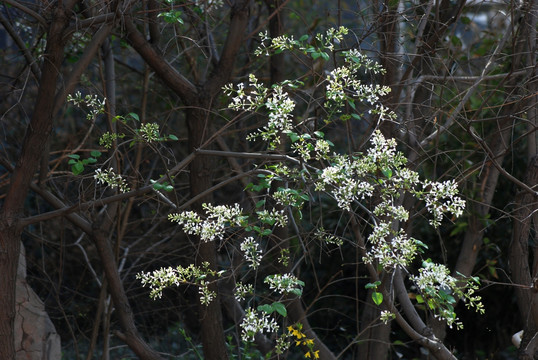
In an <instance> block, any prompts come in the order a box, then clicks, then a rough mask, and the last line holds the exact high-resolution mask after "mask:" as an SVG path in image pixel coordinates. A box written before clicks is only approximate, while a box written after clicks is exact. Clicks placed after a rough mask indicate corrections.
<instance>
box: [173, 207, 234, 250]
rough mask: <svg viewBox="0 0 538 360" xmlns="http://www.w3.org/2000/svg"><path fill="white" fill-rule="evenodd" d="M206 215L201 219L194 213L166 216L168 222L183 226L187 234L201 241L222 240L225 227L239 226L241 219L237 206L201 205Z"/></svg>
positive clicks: (187, 212) (186, 212) (185, 212)
mask: <svg viewBox="0 0 538 360" xmlns="http://www.w3.org/2000/svg"><path fill="white" fill-rule="evenodd" d="M202 206H203V208H204V210H205V211H206V213H207V217H206V219H202V218H201V217H200V216H199V215H198V214H197V213H195V212H194V211H184V212H181V213H174V214H169V215H168V220H170V221H173V222H176V223H178V224H179V225H183V229H184V231H185V232H186V233H187V234H191V235H198V236H200V238H201V239H202V240H203V241H213V240H215V239H219V240H222V239H223V238H224V234H225V231H226V227H227V226H229V225H230V226H239V225H240V224H241V221H242V220H243V217H242V216H241V212H242V210H241V208H240V207H239V204H234V206H227V205H217V206H213V205H211V204H203V205H202Z"/></svg>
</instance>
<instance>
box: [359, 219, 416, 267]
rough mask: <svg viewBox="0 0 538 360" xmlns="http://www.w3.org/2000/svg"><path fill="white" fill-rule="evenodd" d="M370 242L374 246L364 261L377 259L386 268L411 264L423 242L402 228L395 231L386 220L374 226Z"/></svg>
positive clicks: (368, 261) (369, 261) (370, 261)
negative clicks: (410, 235) (410, 236)
mask: <svg viewBox="0 0 538 360" xmlns="http://www.w3.org/2000/svg"><path fill="white" fill-rule="evenodd" d="M368 242H369V243H370V244H371V245H372V247H371V248H370V249H369V250H368V252H367V254H366V256H365V257H364V259H363V260H364V262H365V263H373V262H374V259H375V260H377V261H378V262H379V264H380V265H381V266H383V267H384V268H395V267H397V266H407V265H409V264H410V263H411V261H413V259H414V258H415V256H416V255H417V253H418V251H419V246H420V245H422V242H420V241H418V240H416V239H413V238H409V237H408V236H407V234H406V233H405V232H404V231H403V230H401V229H400V230H399V231H398V232H395V231H394V230H392V229H391V227H390V224H389V223H386V222H382V223H380V224H377V226H375V227H374V231H373V232H372V233H371V234H370V236H369V237H368Z"/></svg>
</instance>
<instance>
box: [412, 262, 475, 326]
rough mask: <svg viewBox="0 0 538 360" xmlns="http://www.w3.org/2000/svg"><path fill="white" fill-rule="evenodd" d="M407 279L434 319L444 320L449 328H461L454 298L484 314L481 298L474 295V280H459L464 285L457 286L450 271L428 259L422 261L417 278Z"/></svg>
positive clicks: (413, 276) (456, 281)
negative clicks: (413, 285) (417, 290)
mask: <svg viewBox="0 0 538 360" xmlns="http://www.w3.org/2000/svg"><path fill="white" fill-rule="evenodd" d="M409 279H410V280H411V281H413V282H414V284H415V286H417V288H418V289H419V291H420V294H421V298H422V301H424V302H426V303H427V304H428V305H429V307H430V308H431V309H432V310H433V311H434V313H435V316H436V317H438V318H441V319H443V320H445V321H446V322H447V324H448V326H450V327H452V326H453V325H456V327H457V328H458V329H460V328H462V327H463V324H462V323H461V322H459V321H458V318H457V317H456V313H455V311H454V305H455V303H456V300H455V297H459V298H462V299H463V300H464V301H466V306H467V307H474V308H476V310H477V311H478V312H480V313H484V306H483V305H482V303H481V302H480V300H481V297H480V296H478V295H474V293H475V290H476V289H477V287H478V279H476V278H470V279H468V280H467V281H461V280H460V281H461V283H463V284H464V285H458V279H456V278H455V277H453V276H451V275H450V270H449V269H448V268H447V267H446V266H444V265H442V264H436V263H434V262H432V261H431V260H429V259H428V260H426V261H423V263H422V268H420V269H419V274H418V276H415V275H411V276H410V277H409ZM464 290H465V291H464Z"/></svg>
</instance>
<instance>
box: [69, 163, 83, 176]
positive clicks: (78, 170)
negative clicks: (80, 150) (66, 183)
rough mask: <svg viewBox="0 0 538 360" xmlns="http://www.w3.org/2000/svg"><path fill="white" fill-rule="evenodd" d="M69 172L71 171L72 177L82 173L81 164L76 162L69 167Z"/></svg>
mask: <svg viewBox="0 0 538 360" xmlns="http://www.w3.org/2000/svg"><path fill="white" fill-rule="evenodd" d="M71 170H72V171H73V174H74V175H79V174H80V173H82V172H83V171H84V165H83V164H82V163H81V162H77V163H76V164H75V165H73V166H72V167H71Z"/></svg>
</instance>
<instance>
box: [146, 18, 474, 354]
mask: <svg viewBox="0 0 538 360" xmlns="http://www.w3.org/2000/svg"><path fill="white" fill-rule="evenodd" d="M345 34H347V30H346V29H344V28H340V29H331V30H329V31H327V33H326V34H324V35H319V36H318V37H316V39H317V41H316V42H315V44H316V45H310V43H309V42H308V41H307V39H308V37H304V36H303V37H301V38H300V39H299V40H295V39H294V38H293V37H287V36H282V37H279V38H276V39H269V38H268V37H267V36H266V35H263V34H262V45H261V46H260V48H259V49H258V51H257V54H259V55H270V54H272V53H278V52H282V51H295V52H298V53H299V54H302V55H304V56H310V57H311V58H312V59H314V60H315V59H325V60H326V59H328V58H329V55H328V53H327V52H330V51H334V50H335V44H338V43H340V42H341V41H343V37H344V35H345ZM337 54H339V55H340V56H341V57H342V61H341V62H342V64H341V65H339V66H336V67H335V68H334V69H333V70H332V71H330V72H329V73H328V75H327V77H326V78H325V79H324V80H322V82H321V84H320V86H321V87H322V88H323V89H324V94H325V96H324V100H323V101H324V102H323V106H324V108H325V109H327V111H328V112H327V119H325V120H324V122H325V123H330V122H331V121H334V120H335V119H340V120H344V121H347V120H349V119H357V118H360V117H361V116H369V119H370V120H369V121H370V123H371V124H372V125H373V126H374V127H377V125H379V124H380V123H381V122H383V121H394V120H395V119H396V115H395V114H394V113H392V112H391V111H390V110H389V109H387V108H386V107H384V106H383V105H382V104H381V102H380V99H381V97H383V96H384V95H386V94H387V93H388V92H389V91H390V89H389V88H387V87H380V86H374V85H370V84H364V83H363V81H362V80H361V78H360V76H359V75H360V74H361V72H372V73H374V74H376V73H381V72H383V69H382V68H381V67H380V66H379V65H377V64H375V63H373V62H372V61H371V60H369V59H368V58H366V57H365V56H364V55H362V54H361V53H360V52H358V51H357V50H355V49H352V50H347V51H341V52H338V53H337ZM301 86H302V82H301V81H285V82H283V83H281V84H275V85H273V86H272V87H266V86H265V85H264V84H262V83H261V82H260V80H258V78H257V77H256V76H255V75H250V76H249V79H248V81H247V82H246V83H239V84H237V85H231V84H230V85H227V86H226V87H225V88H224V92H225V94H227V95H228V96H231V97H232V100H231V102H230V105H229V108H230V109H232V110H236V111H245V112H256V113H259V114H261V115H262V116H264V117H265V119H266V120H267V121H266V123H265V124H264V125H263V126H261V127H260V128H259V129H258V130H256V131H254V132H252V133H251V134H250V135H249V136H248V139H249V140H250V141H259V142H262V143H263V144H266V146H267V150H268V151H275V150H277V149H282V148H283V147H281V145H282V144H283V143H284V141H285V140H286V139H288V140H289V153H288V155H287V157H282V160H280V161H274V162H272V163H271V164H270V165H265V166H263V172H262V173H260V174H259V175H258V180H259V182H258V183H257V184H251V185H249V186H248V187H247V190H249V191H253V192H255V193H256V192H257V193H259V196H262V197H263V198H264V200H262V201H259V202H258V203H257V205H256V207H257V209H256V211H250V212H249V213H248V214H245V212H244V211H243V209H241V208H240V206H239V205H238V204H235V205H231V206H230V205H226V206H224V205H218V206H216V205H211V204H205V205H204V212H205V214H197V213H194V212H192V211H184V212H179V213H174V214H171V215H169V220H171V221H173V222H176V223H178V224H179V225H181V226H182V227H183V230H184V231H185V232H186V233H187V234H192V235H197V236H199V238H200V240H201V241H221V242H223V241H225V242H232V241H233V239H236V240H237V241H236V243H238V244H239V246H238V250H239V251H240V252H241V254H242V257H243V259H244V263H243V264H246V269H243V270H239V269H230V270H233V271H237V272H238V274H239V273H243V274H244V273H245V272H248V271H251V272H255V273H257V272H259V271H260V269H261V268H262V266H263V264H264V263H265V262H266V260H265V259H266V255H265V254H266V251H265V250H264V248H265V247H267V246H270V245H269V241H268V240H269V238H270V236H271V234H272V233H273V230H274V228H275V227H276V226H279V227H285V226H288V225H294V226H295V227H296V222H297V221H302V220H303V218H302V209H303V206H304V204H305V203H308V202H310V201H311V200H312V199H313V198H315V197H317V196H321V195H323V196H325V197H328V198H330V199H332V200H333V201H334V204H335V205H336V207H337V209H338V211H339V212H340V213H341V214H342V215H341V216H342V217H348V218H353V217H355V216H357V213H358V212H359V211H360V212H361V213H362V214H366V221H367V222H368V224H369V226H370V227H369V229H368V230H367V233H366V235H367V236H365V238H366V241H364V240H362V235H360V236H356V238H351V239H346V238H345V236H344V235H341V234H336V233H333V232H332V231H328V230H326V229H324V228H323V227H322V226H321V225H320V224H313V227H314V229H315V230H314V231H313V232H312V233H313V239H317V240H319V241H320V242H321V243H323V244H332V245H336V246H340V245H342V244H343V243H344V241H350V242H356V244H357V246H359V248H361V249H363V254H364V255H363V258H362V261H363V263H364V264H365V266H370V267H371V269H373V270H372V271H371V273H373V274H375V273H376V272H381V271H384V272H386V273H389V274H390V273H394V272H395V271H398V270H402V269H403V270H405V271H404V272H403V273H407V274H409V273H412V268H411V266H410V265H411V264H412V263H413V262H414V261H415V259H416V258H417V257H418V256H419V255H420V254H422V253H424V252H425V251H426V250H427V246H426V245H425V244H424V243H423V242H422V241H420V240H418V239H415V238H413V237H412V236H410V235H409V234H407V233H406V232H405V230H404V227H403V226H402V225H403V224H405V223H406V222H408V221H410V218H411V217H410V213H409V209H408V208H406V207H405V206H404V205H403V204H404V202H403V201H402V199H403V198H404V197H414V198H415V200H416V201H417V202H422V203H423V204H424V209H425V211H426V212H427V213H429V216H430V219H429V223H430V224H431V225H432V226H434V227H438V226H440V224H441V221H442V219H443V217H444V216H445V215H449V216H451V217H458V216H460V215H461V214H462V213H463V210H464V208H465V202H464V200H463V199H462V198H461V197H459V196H458V189H457V183H456V182H455V181H452V180H449V181H445V182H436V181H431V180H427V179H426V180H422V179H420V177H419V174H418V173H417V172H416V171H414V170H412V169H410V168H409V167H407V159H406V157H405V155H404V154H403V153H402V152H400V151H398V149H397V142H396V140H394V139H387V138H386V137H384V136H383V134H382V133H381V131H379V130H374V131H372V132H371V136H370V146H369V147H368V149H367V150H366V151H365V152H362V153H359V152H352V153H342V152H339V151H338V150H337V149H336V147H335V145H334V144H333V143H332V142H331V141H330V140H328V139H325V134H324V133H323V132H322V131H319V130H312V129H311V128H310V127H308V126H306V125H305V123H304V122H302V121H300V118H299V117H298V115H297V114H296V113H295V111H296V109H298V108H299V106H298V104H297V103H296V99H297V96H294V94H295V91H296V90H297V89H298V88H300V87H301ZM358 104H361V106H363V107H364V106H366V107H367V108H368V111H365V112H363V113H361V114H360V115H359V107H358ZM346 109H347V110H346ZM349 110H351V114H349V113H345V112H346V111H349ZM288 140H286V141H288ZM275 184H278V186H277V187H276V188H275V187H272V186H273V185H275ZM281 184H285V186H282V185H281ZM265 200H267V201H265ZM268 204H275V206H274V207H271V206H269V205H268ZM297 235H298V237H300V236H299V234H297ZM273 259H275V260H276V257H275V258H273ZM292 260H293V259H292V258H291V257H290V252H289V249H287V248H284V249H280V257H279V258H278V261H279V262H280V263H282V264H285V266H288V265H289V262H290V261H292ZM207 271H208V273H207V274H204V270H203V269H198V268H194V267H190V268H187V269H183V268H178V269H175V270H165V269H161V270H159V271H157V272H154V273H153V274H151V275H150V274H142V275H141V276H140V278H141V279H142V281H143V283H144V284H145V285H148V286H150V287H151V289H152V296H154V297H155V296H159V294H160V293H161V291H162V289H163V287H165V286H170V285H178V284H180V283H185V282H188V283H192V284H195V285H197V286H199V287H200V289H201V293H202V294H203V296H202V297H201V301H202V302H204V303H207V302H208V301H211V299H213V298H214V296H213V294H206V293H205V291H206V290H204V289H206V288H207V283H206V282H204V278H205V276H209V275H215V274H210V273H209V270H207ZM223 271H224V270H223ZM204 275H205V276H204ZM230 276H232V275H230ZM372 277H373V279H372V281H373V282H374V284H370V285H371V287H372V288H373V289H375V291H374V292H373V295H372V297H373V300H374V303H375V304H376V305H379V306H380V307H381V309H380V319H381V320H382V321H384V322H385V323H387V322H389V321H391V320H392V319H395V318H397V316H396V313H395V311H397V310H396V307H395V305H394V297H393V296H392V295H391V294H389V295H391V296H386V295H384V293H383V291H384V290H382V289H381V288H380V287H379V286H380V284H381V281H379V279H377V278H375V276H374V275H372ZM195 279H196V280H195ZM408 279H409V280H410V281H411V282H412V283H413V284H414V286H415V287H416V289H417V291H418V293H419V295H418V296H417V301H419V302H422V303H426V304H427V305H428V309H429V310H431V311H432V313H433V314H434V315H435V316H436V317H438V318H440V319H443V320H445V321H447V323H448V324H449V325H452V324H456V325H457V327H458V328H459V327H461V323H459V322H457V317H456V315H455V312H454V306H453V304H454V303H455V298H456V297H458V298H464V299H466V300H468V304H469V306H474V307H476V308H477V309H478V310H479V311H483V309H482V305H481V303H480V298H479V297H478V296H474V295H473V292H474V291H475V290H476V288H477V280H476V279H467V280H466V279H456V278H454V277H452V276H450V275H449V272H448V269H447V268H446V267H444V266H443V265H439V264H435V263H433V262H432V261H423V263H422V267H421V268H419V269H418V271H416V272H414V274H410V275H409V277H408ZM263 283H264V286H265V288H261V287H259V286H258V287H257V286H256V283H254V282H253V283H244V282H243V281H237V285H236V288H235V298H236V299H237V301H239V302H243V301H247V302H248V307H247V309H246V310H245V316H244V318H243V321H242V322H241V324H240V328H241V335H242V340H243V341H245V342H252V341H254V336H255V334H256V333H275V334H278V332H279V329H281V327H280V326H279V325H278V321H283V322H285V321H286V316H287V312H286V309H285V300H289V299H290V298H293V297H300V296H301V295H302V291H303V287H304V286H305V283H304V282H303V281H302V280H300V279H299V278H298V277H297V276H296V275H295V274H294V273H293V272H283V273H272V274H269V275H267V276H265V277H264V282H263ZM258 285H260V284H258ZM378 287H379V288H378ZM262 294H263V295H264V296H263V297H260V296H259V295H262ZM255 304H259V305H260V306H259V307H258V308H257V310H256V309H255V308H253V307H252V306H253V305H255ZM282 328H286V326H283V327H282ZM287 329H288V333H287V334H286V333H285V332H284V333H281V334H280V335H277V336H276V337H275V338H274V339H275V345H276V346H277V348H276V349H277V350H278V351H284V350H283V349H285V348H286V347H285V344H286V338H287V337H294V338H295V339H296V342H297V345H300V344H302V345H304V346H306V347H307V349H308V351H307V352H306V353H305V355H304V356H305V357H307V358H318V357H319V352H318V351H317V350H314V344H313V340H311V339H308V338H306V335H304V334H303V333H302V330H301V329H302V328H301V324H296V325H294V326H289V327H287ZM419 330H420V331H422V329H419ZM277 350H275V351H277Z"/></svg>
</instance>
